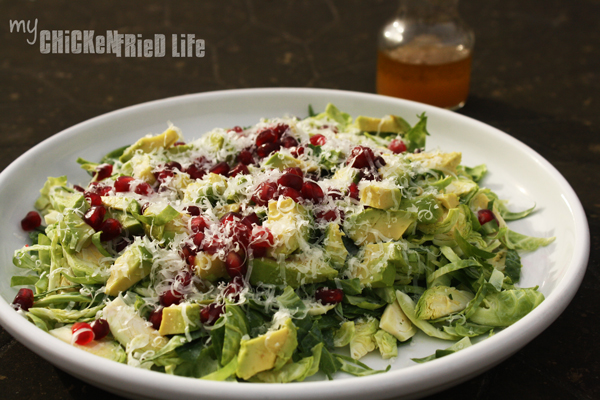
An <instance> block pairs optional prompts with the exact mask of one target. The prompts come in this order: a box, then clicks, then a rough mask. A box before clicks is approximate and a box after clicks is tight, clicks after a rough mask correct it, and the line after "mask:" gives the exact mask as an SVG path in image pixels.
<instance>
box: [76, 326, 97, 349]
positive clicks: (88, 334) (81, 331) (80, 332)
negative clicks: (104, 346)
mask: <svg viewBox="0 0 600 400" xmlns="http://www.w3.org/2000/svg"><path fill="white" fill-rule="evenodd" d="M71 332H72V333H73V338H72V339H71V342H72V343H77V344H79V345H81V346H84V345H86V344H88V343H90V342H91V341H92V340H94V331H92V327H91V326H90V324H88V323H87V322H75V323H74V324H73V326H72V327H71Z"/></svg>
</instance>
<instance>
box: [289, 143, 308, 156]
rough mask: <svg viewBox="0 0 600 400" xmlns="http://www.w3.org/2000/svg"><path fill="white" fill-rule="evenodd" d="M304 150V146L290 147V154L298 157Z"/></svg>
mask: <svg viewBox="0 0 600 400" xmlns="http://www.w3.org/2000/svg"><path fill="white" fill-rule="evenodd" d="M304 151H305V149H304V146H297V147H295V148H294V147H291V148H290V154H291V155H292V156H293V157H295V158H298V157H300V156H301V155H302V154H304Z"/></svg>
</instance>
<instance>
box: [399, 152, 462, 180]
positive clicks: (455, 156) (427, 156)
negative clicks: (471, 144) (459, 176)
mask: <svg viewBox="0 0 600 400" xmlns="http://www.w3.org/2000/svg"><path fill="white" fill-rule="evenodd" d="M406 158H408V159H409V160H411V161H413V162H415V161H416V162H420V163H421V164H422V165H423V167H425V168H429V169H437V170H439V171H442V172H444V173H446V174H450V175H456V167H458V165H459V164H460V161H461V158H462V154H461V153H458V152H451V153H442V152H440V151H428V152H423V153H414V154H413V153H409V154H407V155H406Z"/></svg>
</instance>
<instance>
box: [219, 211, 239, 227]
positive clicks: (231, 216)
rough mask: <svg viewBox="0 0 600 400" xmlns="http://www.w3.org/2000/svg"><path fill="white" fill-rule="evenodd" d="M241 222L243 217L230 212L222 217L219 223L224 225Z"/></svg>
mask: <svg viewBox="0 0 600 400" xmlns="http://www.w3.org/2000/svg"><path fill="white" fill-rule="evenodd" d="M241 220H242V215H241V214H240V213H237V212H228V213H227V214H225V215H223V216H222V217H221V219H220V220H219V222H220V223H221V225H223V224H225V223H226V222H235V221H241Z"/></svg>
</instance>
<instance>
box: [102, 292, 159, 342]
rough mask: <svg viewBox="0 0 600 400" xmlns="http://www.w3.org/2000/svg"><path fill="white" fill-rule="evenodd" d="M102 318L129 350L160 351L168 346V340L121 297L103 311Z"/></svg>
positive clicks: (116, 337)
mask: <svg viewBox="0 0 600 400" xmlns="http://www.w3.org/2000/svg"><path fill="white" fill-rule="evenodd" d="M102 317H103V318H104V319H106V321H107V322H108V326H109V327H110V333H112V335H113V336H114V338H115V339H117V340H118V341H119V343H121V345H123V347H125V348H126V349H128V350H136V351H139V352H144V351H148V350H153V351H158V350H160V349H162V348H163V347H164V346H165V345H166V344H167V339H166V338H165V337H164V336H161V335H160V334H159V333H158V331H157V330H156V329H154V328H152V325H151V324H150V323H148V322H147V321H146V320H145V319H144V318H142V317H140V316H139V315H138V314H137V312H136V311H135V308H133V306H130V305H127V304H126V303H125V301H123V298H122V297H120V296H119V297H117V298H116V299H114V300H113V301H111V302H110V303H108V304H107V305H106V307H104V308H103V309H102Z"/></svg>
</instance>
